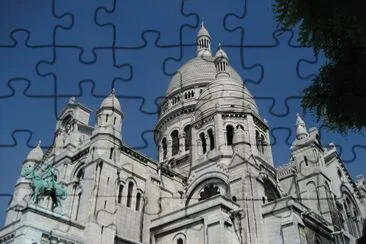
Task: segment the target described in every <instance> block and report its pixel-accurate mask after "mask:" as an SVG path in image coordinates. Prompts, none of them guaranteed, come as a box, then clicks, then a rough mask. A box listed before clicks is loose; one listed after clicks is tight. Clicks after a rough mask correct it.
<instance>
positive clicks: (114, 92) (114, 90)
mask: <svg viewBox="0 0 366 244" xmlns="http://www.w3.org/2000/svg"><path fill="white" fill-rule="evenodd" d="M112 94H113V95H115V94H116V89H114V87H113V88H112Z"/></svg>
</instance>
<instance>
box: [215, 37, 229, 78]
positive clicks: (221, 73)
mask: <svg viewBox="0 0 366 244" xmlns="http://www.w3.org/2000/svg"><path fill="white" fill-rule="evenodd" d="M228 64H229V58H228V56H227V54H226V52H225V51H224V50H222V48H221V44H219V48H218V50H217V52H216V54H215V67H216V77H217V78H218V77H230V75H229V73H228V72H227V68H228Z"/></svg>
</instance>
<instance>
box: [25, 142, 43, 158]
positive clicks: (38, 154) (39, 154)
mask: <svg viewBox="0 0 366 244" xmlns="http://www.w3.org/2000/svg"><path fill="white" fill-rule="evenodd" d="M40 145H41V141H39V142H38V145H37V146H36V147H35V148H33V149H32V150H31V151H30V152H29V154H28V156H27V158H26V160H31V161H41V160H42V158H43V151H42V148H41V146H40Z"/></svg>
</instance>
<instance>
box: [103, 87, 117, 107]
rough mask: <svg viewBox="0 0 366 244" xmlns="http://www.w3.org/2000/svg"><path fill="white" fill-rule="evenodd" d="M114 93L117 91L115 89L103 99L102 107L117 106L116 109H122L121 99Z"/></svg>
mask: <svg viewBox="0 0 366 244" xmlns="http://www.w3.org/2000/svg"><path fill="white" fill-rule="evenodd" d="M114 93H115V91H114V89H113V90H112V93H111V94H109V96H108V97H106V98H105V99H104V100H103V102H102V104H101V105H100V109H102V108H115V109H116V110H118V111H121V104H120V103H119V101H118V99H117V97H116V96H115V94H114Z"/></svg>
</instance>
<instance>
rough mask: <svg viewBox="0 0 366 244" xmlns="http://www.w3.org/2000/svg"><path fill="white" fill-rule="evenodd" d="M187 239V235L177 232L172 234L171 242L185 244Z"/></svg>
mask: <svg viewBox="0 0 366 244" xmlns="http://www.w3.org/2000/svg"><path fill="white" fill-rule="evenodd" d="M186 240H187V237H186V235H185V234H184V233H182V232H179V233H177V234H175V235H174V237H173V238H172V242H173V243H176V244H178V243H179V244H181V243H182V244H185V243H186ZM178 241H179V242H178Z"/></svg>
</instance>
